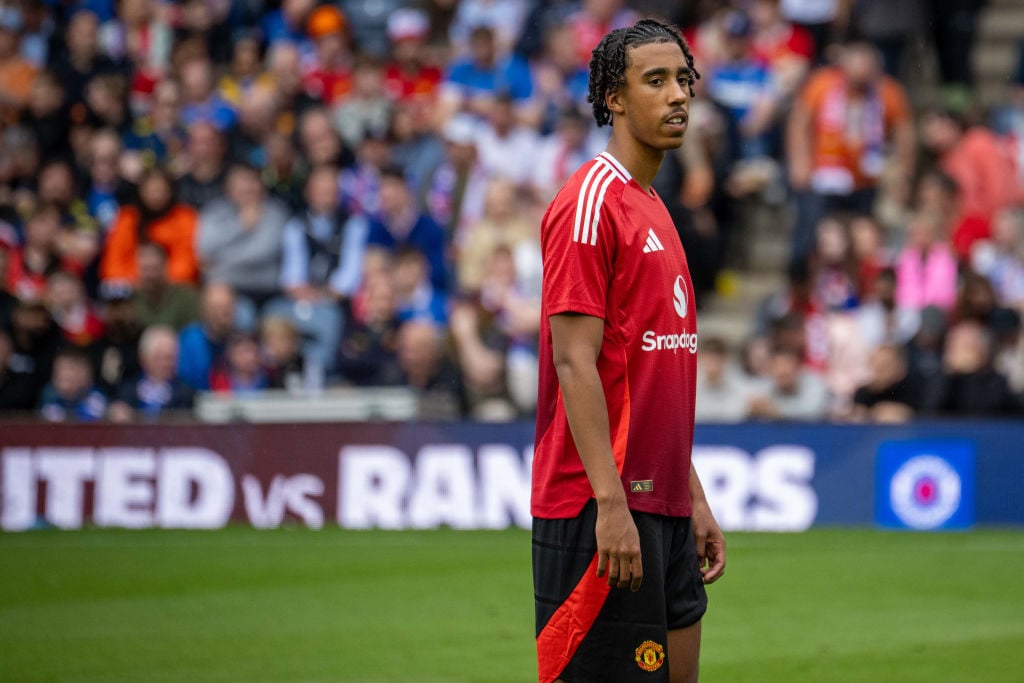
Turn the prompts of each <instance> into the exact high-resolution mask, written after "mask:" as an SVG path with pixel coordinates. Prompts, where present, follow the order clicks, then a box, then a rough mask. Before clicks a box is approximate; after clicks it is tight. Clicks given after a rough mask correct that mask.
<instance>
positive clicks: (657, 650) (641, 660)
mask: <svg viewBox="0 0 1024 683" xmlns="http://www.w3.org/2000/svg"><path fill="white" fill-rule="evenodd" d="M664 663H665V648H663V647H662V646H661V645H659V644H658V643H656V642H654V641H653V640H645V641H644V642H642V643H640V647H638V648H637V649H636V665H637V666H639V667H640V668H641V669H643V670H644V671H657V670H658V669H660V668H661V665H662V664H664Z"/></svg>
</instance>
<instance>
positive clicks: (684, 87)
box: [532, 20, 725, 683]
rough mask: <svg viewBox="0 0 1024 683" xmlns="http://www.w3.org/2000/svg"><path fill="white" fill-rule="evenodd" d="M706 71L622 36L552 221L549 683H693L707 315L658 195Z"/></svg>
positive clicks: (679, 53) (544, 555) (655, 35)
mask: <svg viewBox="0 0 1024 683" xmlns="http://www.w3.org/2000/svg"><path fill="white" fill-rule="evenodd" d="M696 78H698V74H697V72H696V71H695V69H694V66H693V57H692V55H691V54H690V51H689V49H688V47H687V45H686V43H685V42H684V41H683V39H682V38H681V37H680V36H679V33H678V32H677V31H676V30H675V29H674V28H672V27H670V26H667V25H665V24H662V23H660V22H657V21H652V20H643V21H640V22H638V23H637V24H635V25H633V26H631V27H628V28H623V29H617V30H615V31H612V32H611V33H609V34H608V35H607V36H605V38H604V39H603V40H602V41H601V44H600V45H598V46H597V48H596V49H595V50H594V54H593V59H592V60H591V63H590V95H589V98H588V99H589V101H590V102H591V103H592V104H593V106H594V116H595V118H596V119H597V123H598V125H604V124H606V123H611V124H612V135H611V141H610V142H609V144H608V148H607V150H606V151H605V152H603V153H602V154H600V155H598V156H597V157H596V158H594V159H593V160H591V161H590V162H588V163H586V164H584V165H583V166H582V167H581V168H580V169H579V170H578V171H577V172H576V173H575V175H573V176H572V177H571V178H570V179H569V181H568V182H567V183H566V185H565V187H563V188H562V190H561V192H560V193H559V194H558V196H557V197H556V198H555V199H554V201H553V202H552V204H551V206H550V207H549V209H548V212H547V214H546V215H545V217H544V221H543V225H542V246H543V252H544V290H543V304H542V305H543V313H542V329H541V356H540V372H541V379H540V396H539V399H540V403H539V406H538V409H537V434H536V452H535V456H534V464H533V499H532V508H533V510H532V512H533V516H534V529H533V565H534V590H535V594H536V609H537V652H538V663H539V678H540V681H541V683H552V682H553V681H565V682H566V683H596V682H602V681H609V682H614V683H628V682H629V681H661V682H671V683H692V682H694V681H696V680H697V660H698V653H699V649H700V620H701V617H702V616H703V614H704V611H705V608H706V606H707V596H706V594H705V591H704V584H706V583H711V582H712V581H715V580H716V579H717V578H719V577H720V576H721V575H722V572H723V570H724V568H725V540H724V539H723V537H722V533H721V531H720V530H719V528H718V524H717V523H716V522H715V519H714V516H713V515H712V514H711V510H710V509H709V507H708V503H707V501H706V499H705V497H704V491H703V489H702V487H701V484H700V481H699V479H698V477H697V474H696V472H695V471H694V469H693V466H692V465H691V463H690V450H691V446H692V441H693V413H694V397H695V383H696V377H697V370H696V350H697V326H696V315H695V313H696V310H695V306H694V300H693V285H692V284H691V282H690V275H689V270H688V268H687V264H686V256H685V254H684V253H683V248H682V246H681V244H680V242H679V238H678V237H677V235H676V231H675V228H674V226H673V224H672V221H671V219H670V218H669V215H668V212H667V211H666V209H665V207H664V205H663V204H662V202H661V200H660V199H659V198H658V196H657V195H656V194H655V193H654V191H653V190H652V189H651V181H652V180H653V179H654V176H655V175H656V174H657V172H658V169H659V167H660V165H661V161H662V158H663V156H664V154H665V151H666V150H670V149H674V148H677V147H679V146H680V145H681V144H682V141H683V134H684V133H685V131H686V124H687V108H688V105H689V101H690V97H691V96H692V92H691V87H692V84H693V82H694V80H695V79H696Z"/></svg>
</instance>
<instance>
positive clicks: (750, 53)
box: [705, 10, 778, 161]
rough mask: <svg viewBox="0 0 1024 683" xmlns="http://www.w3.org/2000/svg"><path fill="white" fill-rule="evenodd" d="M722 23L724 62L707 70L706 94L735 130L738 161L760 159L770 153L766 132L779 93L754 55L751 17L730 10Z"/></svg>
mask: <svg viewBox="0 0 1024 683" xmlns="http://www.w3.org/2000/svg"><path fill="white" fill-rule="evenodd" d="M721 21H722V33H723V38H724V40H723V43H724V50H723V57H724V59H722V60H721V61H717V62H715V63H714V64H712V65H711V67H710V68H709V69H708V70H707V72H706V74H705V77H706V78H707V84H706V87H707V93H708V95H709V96H710V97H711V99H712V100H713V101H715V102H716V103H718V104H719V105H720V106H721V107H722V109H723V111H725V113H726V115H727V117H728V119H729V124H730V128H731V129H732V130H735V131H736V134H737V136H738V144H737V146H738V148H739V150H738V151H739V154H738V156H739V158H740V159H742V160H744V161H751V160H754V159H763V158H765V157H768V156H769V155H770V153H771V148H770V144H771V141H770V140H769V137H768V131H769V129H770V127H771V126H772V124H773V122H774V120H775V112H776V104H777V98H778V93H777V92H776V90H775V86H774V83H773V81H772V74H771V72H770V71H769V68H768V64H767V63H766V62H765V61H764V60H762V59H760V58H759V57H758V56H757V55H755V53H754V47H753V42H752V33H753V30H754V28H753V25H752V23H751V21H750V18H749V17H748V16H747V15H746V14H745V13H743V12H740V11H738V10H733V11H731V12H727V13H726V14H725V15H723V17H722V20H721Z"/></svg>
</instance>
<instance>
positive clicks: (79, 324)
mask: <svg viewBox="0 0 1024 683" xmlns="http://www.w3.org/2000/svg"><path fill="white" fill-rule="evenodd" d="M46 307H47V308H48V309H49V310H50V315H51V316H52V317H53V321H54V322H55V323H57V326H58V327H60V330H61V332H62V333H63V335H64V340H65V341H66V342H68V343H69V344H72V345H74V346H79V347H85V346H89V345H90V344H92V343H93V342H95V341H97V340H98V339H99V338H100V337H101V336H102V335H103V321H102V320H100V318H99V316H98V315H97V314H96V312H95V311H94V310H93V307H92V304H91V303H90V302H89V299H88V298H87V297H86V294H85V286H84V285H83V284H82V280H81V279H80V278H79V277H78V276H77V275H74V274H73V273H69V272H67V271H65V270H59V271H57V272H56V273H54V274H52V275H50V276H49V277H48V278H47V279H46Z"/></svg>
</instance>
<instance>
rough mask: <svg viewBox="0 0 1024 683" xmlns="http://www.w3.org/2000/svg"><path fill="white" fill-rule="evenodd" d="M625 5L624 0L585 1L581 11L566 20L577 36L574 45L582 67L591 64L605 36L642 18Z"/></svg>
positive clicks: (580, 6) (580, 7)
mask: <svg viewBox="0 0 1024 683" xmlns="http://www.w3.org/2000/svg"><path fill="white" fill-rule="evenodd" d="M625 5H626V3H625V2H623V0H583V1H582V2H581V3H580V5H579V9H578V10H577V11H575V12H573V13H572V14H570V15H569V17H568V18H567V19H566V24H567V25H569V26H570V27H571V28H572V32H573V35H574V36H575V40H574V41H573V43H574V44H575V45H576V50H577V58H578V59H579V63H580V65H581V66H586V65H588V64H590V56H591V53H593V51H594V48H595V47H597V44H598V43H599V42H601V39H602V38H603V37H604V36H605V34H607V33H608V32H609V31H613V30H615V29H617V28H623V27H625V26H629V25H631V24H633V23H635V22H636V21H637V19H639V18H640V17H639V15H638V14H637V13H636V12H634V11H633V10H632V9H630V8H628V7H626V6H625Z"/></svg>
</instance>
